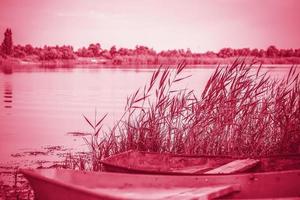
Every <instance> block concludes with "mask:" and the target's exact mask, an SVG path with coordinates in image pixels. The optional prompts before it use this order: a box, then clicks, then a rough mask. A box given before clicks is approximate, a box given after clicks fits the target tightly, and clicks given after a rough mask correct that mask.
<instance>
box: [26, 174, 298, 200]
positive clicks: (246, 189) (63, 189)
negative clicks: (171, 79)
mask: <svg viewBox="0 0 300 200" xmlns="http://www.w3.org/2000/svg"><path fill="white" fill-rule="evenodd" d="M21 172H22V173H23V174H24V175H25V177H26V178H27V179H28V181H29V182H30V184H31V186H32V188H33V190H34V191H35V195H36V198H37V199H40V200H42V199H43V200H54V199H55V200H63V199H64V200H68V199H77V200H83V199H85V200H94V199H134V200H135V199H145V200H146V199H149V200H152V199H164V198H162V197H163V196H161V195H164V194H165V193H172V194H173V193H174V191H176V190H179V189H182V188H183V189H197V188H198V189H199V188H203V187H213V186H224V185H225V186H226V185H231V186H233V187H234V188H235V190H236V192H233V193H231V194H230V195H227V196H224V197H222V198H229V199H240V198H248V199H249V198H250V199H251V198H252V199H253V198H286V197H300V170H292V171H282V172H267V173H247V174H236V175H194V176H174V175H141V174H122V173H107V172H98V173H96V172H82V171H72V170H55V169H50V170H49V169H48V170H21ZM129 194H133V195H134V196H130V195H129ZM128 195H129V196H128ZM153 195H154V196H153ZM155 195H156V196H155ZM156 197H157V198H156Z"/></svg>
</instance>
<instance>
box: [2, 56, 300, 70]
mask: <svg viewBox="0 0 300 200" xmlns="http://www.w3.org/2000/svg"><path fill="white" fill-rule="evenodd" d="M134 58H135V59H139V58H140V57H139V56H136V57H134ZM122 59H123V57H119V58H113V59H106V58H101V57H76V58H75V59H55V60H38V59H37V58H33V57H25V58H13V57H7V58H5V59H4V58H2V59H0V66H2V67H5V66H11V65H13V66H45V67H80V66H81V67H84V66H95V67H100V66H101V67H110V68H116V67H117V66H119V67H120V66H121V67H122V68H149V67H150V68H152V67H159V66H160V65H164V66H171V67H172V66H176V65H177V64H178V63H179V62H182V61H185V62H186V64H187V67H188V68H193V67H199V66H205V67H206V66H208V65H218V64H221V65H228V64H231V63H233V62H234V61H235V60H236V59H245V62H246V63H251V62H252V61H253V60H255V61H257V65H260V64H263V65H289V66H290V65H299V64H300V57H281V58H280V57H278V58H265V57H263V58H255V57H229V58H219V57H212V58H208V57H202V58H200V59H198V60H196V59H193V58H189V57H188V58H175V57H174V58H173V57H171V58H168V59H169V60H167V61H162V62H158V63H155V62H149V63H147V61H146V60H144V61H143V60H142V61H141V60H139V61H137V60H133V61H131V62H128V61H126V59H127V58H125V57H124V59H125V61H122ZM116 60H118V61H117V62H116Z"/></svg>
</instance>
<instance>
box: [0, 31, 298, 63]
mask: <svg viewBox="0 0 300 200" xmlns="http://www.w3.org/2000/svg"><path fill="white" fill-rule="evenodd" d="M0 49H1V51H0V62H2V63H9V62H12V63H16V64H26V63H27V64H28V63H29V64H45V65H47V64H54V65H64V64H67V63H70V64H108V65H138V66H141V65H160V64H165V65H175V64H177V63H178V62H179V61H182V60H184V61H185V62H186V63H187V64H188V65H203V64H221V63H222V64H230V63H233V62H234V60H236V59H237V58H245V57H247V58H249V59H248V60H252V58H256V60H258V61H259V62H260V63H262V64H295V63H300V49H278V48H276V47H275V46H273V45H271V46H269V47H268V48H267V49H256V48H255V49H250V48H242V49H233V48H223V49H221V50H219V51H218V52H213V51H207V52H203V53H199V52H192V51H191V50H190V49H186V50H185V49H173V50H165V51H159V52H158V51H155V50H154V49H153V48H149V47H146V46H142V45H137V46H136V47H135V48H134V49H129V48H122V47H120V48H117V47H116V46H112V47H111V48H109V49H104V48H102V46H101V44H99V43H94V44H90V45H89V46H88V47H82V48H79V49H78V50H75V49H74V48H73V47H72V46H70V45H63V46H47V45H45V46H44V47H33V46H32V45H30V44H27V45H19V44H18V45H14V44H13V39H12V31H11V30H10V29H7V30H6V32H5V33H4V39H3V42H2V44H1V48H0Z"/></svg>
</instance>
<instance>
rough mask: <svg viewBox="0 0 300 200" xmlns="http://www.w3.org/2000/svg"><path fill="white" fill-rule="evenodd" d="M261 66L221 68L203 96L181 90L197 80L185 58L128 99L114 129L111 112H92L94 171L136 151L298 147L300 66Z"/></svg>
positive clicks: (267, 151) (257, 151)
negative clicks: (108, 120) (108, 124)
mask: <svg viewBox="0 0 300 200" xmlns="http://www.w3.org/2000/svg"><path fill="white" fill-rule="evenodd" d="M255 64H257V63H255V62H252V63H251V64H246V63H245V62H243V61H240V60H236V61H235V62H234V63H233V64H231V65H228V66H226V67H222V66H218V67H217V68H216V70H215V72H214V73H213V74H212V75H211V77H210V79H209V80H208V82H207V84H206V86H205V88H204V90H203V91H202V93H201V94H197V93H195V91H193V90H188V89H187V88H178V85H177V84H178V82H181V81H184V80H185V79H187V78H188V77H189V76H184V75H183V73H182V72H183V70H184V68H185V67H186V64H185V63H180V64H179V65H178V67H177V68H176V69H170V68H163V67H160V68H159V69H158V70H156V71H155V72H153V74H152V77H151V79H150V81H149V82H148V83H147V84H146V85H145V86H144V87H143V88H142V89H138V90H137V91H136V92H135V93H133V94H132V95H131V96H129V97H128V98H127V103H126V106H125V110H124V113H123V115H122V117H121V118H120V119H119V120H118V121H117V122H116V123H115V125H114V126H113V127H112V128H111V129H110V130H109V131H100V130H101V127H102V125H101V124H102V123H103V119H104V118H105V116H106V115H105V116H104V117H102V118H101V120H99V121H98V122H97V123H96V120H95V123H94V124H92V123H91V122H90V121H89V120H88V119H87V118H86V117H85V119H86V121H87V123H89V125H90V126H91V127H92V128H93V130H94V134H93V135H92V137H91V138H90V140H87V139H86V142H87V144H88V145H89V147H90V149H91V155H92V163H93V165H95V166H97V167H94V169H95V170H99V169H100V167H99V166H100V164H99V160H101V159H103V158H104V157H107V156H109V155H113V154H116V153H119V152H123V151H126V150H130V149H136V150H142V151H151V152H172V153H184V154H190V155H200V154H209V155H234V156H240V157H245V156H246V157H249V156H264V155H272V154H284V153H296V152H298V149H299V145H300V85H299V73H297V72H296V70H297V68H296V67H295V66H294V67H291V69H290V71H289V74H288V76H287V77H285V78H283V79H275V78H272V77H271V76H270V75H269V73H268V72H263V70H261V69H262V65H260V67H258V68H257V67H256V66H255ZM95 119H96V117H95ZM100 135H101V136H100ZM95 163H96V164H95Z"/></svg>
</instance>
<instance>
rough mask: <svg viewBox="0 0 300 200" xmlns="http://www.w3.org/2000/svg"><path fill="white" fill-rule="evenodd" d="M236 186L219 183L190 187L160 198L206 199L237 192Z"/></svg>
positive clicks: (165, 199) (171, 199)
mask: <svg viewBox="0 0 300 200" xmlns="http://www.w3.org/2000/svg"><path fill="white" fill-rule="evenodd" d="M236 191H237V190H236V186H233V185H221V186H220V185H219V186H210V187H201V188H197V189H192V190H191V189H188V190H186V191H182V192H180V193H177V194H173V195H171V196H167V197H164V198H160V200H194V199H197V200H202V199H203V200H204V199H215V198H219V197H223V196H225V195H228V194H231V193H233V192H236Z"/></svg>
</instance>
